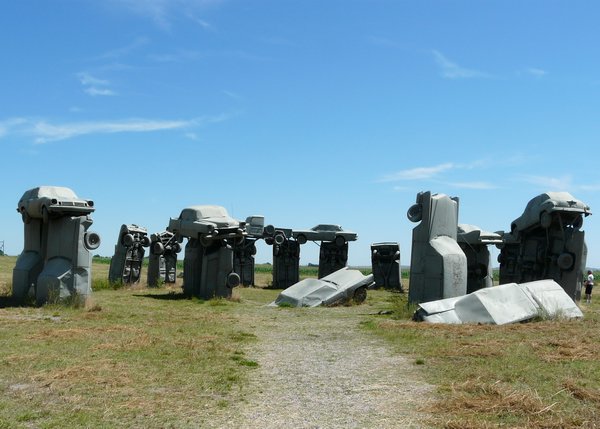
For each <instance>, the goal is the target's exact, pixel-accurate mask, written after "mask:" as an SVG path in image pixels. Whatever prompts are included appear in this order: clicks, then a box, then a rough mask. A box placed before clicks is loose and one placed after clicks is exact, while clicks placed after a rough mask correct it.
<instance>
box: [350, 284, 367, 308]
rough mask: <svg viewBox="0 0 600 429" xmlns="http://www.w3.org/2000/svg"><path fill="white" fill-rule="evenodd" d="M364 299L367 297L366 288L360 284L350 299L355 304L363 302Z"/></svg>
mask: <svg viewBox="0 0 600 429" xmlns="http://www.w3.org/2000/svg"><path fill="white" fill-rule="evenodd" d="M365 299H367V288H366V287H364V286H361V287H359V288H358V289H356V290H355V291H354V296H353V297H352V300H353V301H354V302H355V303H357V304H361V303H363V302H365Z"/></svg>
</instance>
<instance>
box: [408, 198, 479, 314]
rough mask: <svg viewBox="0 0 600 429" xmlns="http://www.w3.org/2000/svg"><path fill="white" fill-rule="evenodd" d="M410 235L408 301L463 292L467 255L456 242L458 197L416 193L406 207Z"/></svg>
mask: <svg viewBox="0 0 600 429" xmlns="http://www.w3.org/2000/svg"><path fill="white" fill-rule="evenodd" d="M407 217H408V219H409V220H410V221H411V222H420V223H419V224H418V225H417V226H416V227H415V228H414V229H413V234H412V238H413V239H412V254H411V263H410V287H409V290H408V292H409V295H408V300H409V302H416V303H418V302H427V301H433V300H437V299H443V298H451V297H455V296H461V295H464V294H465V293H466V291H467V258H466V256H465V254H464V253H463V251H462V250H461V248H460V247H459V246H458V244H457V242H456V237H457V228H458V198H457V197H454V198H450V197H448V196H446V195H444V194H433V195H432V194H431V192H420V193H419V194H417V198H416V203H415V204H414V205H412V206H411V207H410V208H409V209H408V213H407Z"/></svg>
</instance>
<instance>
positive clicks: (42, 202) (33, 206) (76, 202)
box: [17, 186, 94, 223]
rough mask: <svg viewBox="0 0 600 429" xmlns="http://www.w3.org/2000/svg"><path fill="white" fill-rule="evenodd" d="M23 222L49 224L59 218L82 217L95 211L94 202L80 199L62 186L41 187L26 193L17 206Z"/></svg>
mask: <svg viewBox="0 0 600 429" xmlns="http://www.w3.org/2000/svg"><path fill="white" fill-rule="evenodd" d="M17 211H18V212H19V213H21V216H22V218H23V222H25V223H29V220H30V219H32V218H33V219H42V220H43V221H44V223H48V220H49V219H50V218H54V217H58V216H67V215H70V216H82V215H86V214H89V213H91V212H93V211H94V202H93V201H91V200H84V199H81V198H79V197H78V196H77V195H76V194H75V192H73V191H72V190H71V189H69V188H65V187H61V186H39V187H37V188H33V189H29V190H28V191H26V192H25V193H24V194H23V196H22V197H21V199H20V200H19V203H18V205H17Z"/></svg>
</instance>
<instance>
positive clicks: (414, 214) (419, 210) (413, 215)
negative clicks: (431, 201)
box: [406, 204, 423, 223]
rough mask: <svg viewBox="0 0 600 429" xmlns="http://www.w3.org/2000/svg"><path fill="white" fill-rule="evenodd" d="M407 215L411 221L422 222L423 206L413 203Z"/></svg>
mask: <svg viewBox="0 0 600 429" xmlns="http://www.w3.org/2000/svg"><path fill="white" fill-rule="evenodd" d="M406 217H407V218H408V220H409V221H411V222H415V223H416V222H421V219H423V206H422V205H421V204H413V205H412V206H410V208H409V209H408V211H407V212H406Z"/></svg>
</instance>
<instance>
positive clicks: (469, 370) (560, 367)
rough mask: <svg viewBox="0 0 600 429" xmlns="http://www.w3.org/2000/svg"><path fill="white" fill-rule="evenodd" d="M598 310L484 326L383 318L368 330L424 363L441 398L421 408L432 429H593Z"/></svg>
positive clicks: (599, 365)
mask: <svg viewBox="0 0 600 429" xmlns="http://www.w3.org/2000/svg"><path fill="white" fill-rule="evenodd" d="M392 305H393V306H394V307H395V308H397V307H398V306H399V305H400V306H405V305H406V301H403V302H394V303H392ZM599 310H600V306H598V307H597V304H596V303H593V304H591V305H585V304H584V305H583V311H584V313H585V319H584V320H583V321H562V322H560V321H540V322H532V323H522V324H513V325H507V326H487V325H434V324H426V323H416V322H411V321H408V320H406V319H404V320H394V319H387V320H381V321H379V322H377V323H374V324H371V328H372V329H373V330H374V331H375V332H377V333H379V334H380V335H382V336H383V337H385V338H386V339H387V340H388V341H389V342H390V344H393V345H394V346H395V348H396V350H397V352H398V353H402V354H409V355H411V356H413V357H414V359H415V362H418V363H420V364H423V366H422V367H424V368H425V374H426V377H427V381H429V382H430V383H432V384H436V385H437V386H438V400H437V401H436V402H434V403H433V404H432V405H430V406H426V407H425V411H430V412H432V413H434V414H435V415H436V416H437V417H436V418H434V419H433V420H432V421H431V422H430V424H431V425H432V426H433V427H444V428H492V427H494V428H495V427H510V428H597V427H600V359H599V358H598V356H600V314H599V313H600V312H599ZM402 311H404V310H403V309H400V311H399V312H397V314H399V313H401V312H402Z"/></svg>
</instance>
